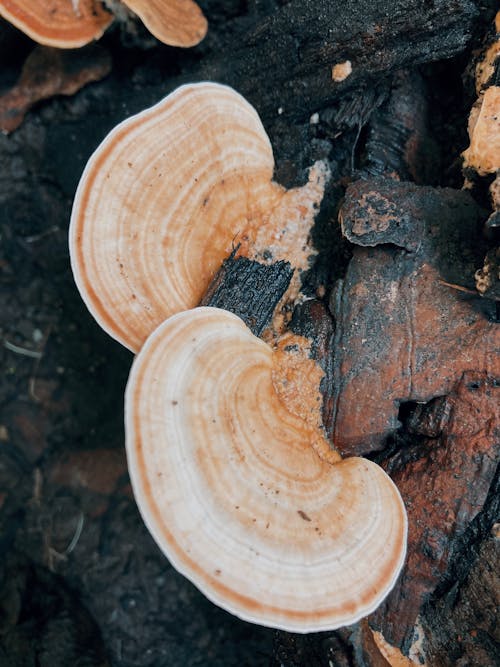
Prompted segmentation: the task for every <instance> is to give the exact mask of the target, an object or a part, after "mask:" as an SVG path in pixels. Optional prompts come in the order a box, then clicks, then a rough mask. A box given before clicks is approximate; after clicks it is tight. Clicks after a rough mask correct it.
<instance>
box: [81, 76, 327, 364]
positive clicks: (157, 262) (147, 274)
mask: <svg viewBox="0 0 500 667" xmlns="http://www.w3.org/2000/svg"><path fill="white" fill-rule="evenodd" d="M273 170H274V159H273V153H272V148H271V144H270V142H269V139H268V137H267V134H266V132H265V130H264V128H263V126H262V123H261V122H260V119H259V117H258V115H257V113H256V111H255V110H254V109H253V107H252V106H251V105H250V104H249V103H248V102H247V101H246V100H245V99H244V98H243V97H241V95H239V94H238V93H236V92H235V91H234V90H232V89H231V88H228V87H226V86H222V85H220V84H215V83H207V82H204V83H199V84H192V85H186V86H181V87H180V88H178V89H177V90H175V91H174V92H173V93H171V94H170V95H168V96H167V97H166V98H165V99H164V100H162V101H161V102H159V103H158V104H156V105H155V106H153V107H151V108H150V109H146V110H145V111H143V112H141V113H139V114H138V115H136V116H133V117H132V118H129V119H127V120H125V121H124V122H122V123H121V124H120V125H118V126H117V127H116V128H115V129H114V130H113V131H112V132H111V133H110V134H109V135H108V136H107V137H106V138H105V139H104V141H103V142H102V144H101V145H100V146H99V147H98V148H97V150H96V151H95V153H94V154H93V155H92V157H91V158H90V160H89V162H88V164H87V166H86V168H85V171H84V173H83V175H82V178H81V180H80V184H79V186H78V190H77V193H76V197H75V202H74V205H73V212H72V216H71V225H70V253H71V263H72V268H73V274H74V277H75V281H76V284H77V286H78V288H79V290H80V293H81V295H82V298H83V300H84V301H85V303H86V304H87V307H88V308H89V310H90V312H91V313H92V315H93V316H94V317H95V319H96V320H97V322H98V323H99V324H100V325H101V326H102V327H103V328H104V329H105V330H106V331H107V332H108V333H109V334H110V335H111V336H113V337H114V338H115V339H116V340H118V341H120V342H121V343H122V344H123V345H125V346H126V347H128V348H129V349H130V350H132V351H133V352H137V351H138V350H139V349H140V348H141V346H142V344H143V343H144V341H145V340H146V338H147V337H148V335H149V334H150V333H151V332H152V331H153V330H154V329H155V328H156V327H157V326H158V325H159V324H160V323H161V322H163V321H164V320H165V319H166V318H167V317H169V316H171V315H173V314H174V313H176V312H179V311H181V310H186V309H188V308H193V307H194V306H196V305H197V304H198V303H199V301H200V299H201V297H202V295H203V294H204V292H205V290H206V288H207V287H208V285H209V283H210V280H211V279H212V277H213V275H214V274H215V272H216V271H217V270H218V269H219V267H220V265H221V263H222V261H223V260H224V258H225V257H227V256H228V255H229V254H230V253H231V251H232V250H233V248H234V247H235V246H237V245H239V253H240V254H242V255H244V256H247V257H249V258H250V259H259V260H262V261H266V260H269V261H277V260H280V259H284V260H287V261H289V262H290V263H291V264H292V266H294V267H295V268H299V269H305V268H307V266H308V257H309V255H310V254H312V251H311V249H310V248H309V247H308V246H307V237H308V234H309V232H310V228H311V226H312V223H313V220H314V215H315V213H316V210H317V207H318V205H319V203H320V202H321V199H322V196H323V191H324V184H325V180H326V178H327V170H326V167H325V166H324V165H323V164H322V163H317V164H316V165H315V166H313V167H312V168H311V170H310V173H309V182H308V183H306V185H304V186H303V187H301V188H295V189H293V190H288V191H287V190H286V189H285V188H283V187H281V186H280V185H278V184H277V183H275V182H273V180H272V178H273Z"/></svg>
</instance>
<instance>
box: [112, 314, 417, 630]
mask: <svg viewBox="0 0 500 667" xmlns="http://www.w3.org/2000/svg"><path fill="white" fill-rule="evenodd" d="M273 355H274V353H273V350H272V349H271V347H269V346H268V345H267V344H266V343H264V342H263V341H261V340H260V339H258V338H256V337H255V336H254V335H253V334H252V333H251V332H250V331H249V329H247V327H246V326H245V325H244V323H243V322H242V321H241V320H240V319H239V318H238V317H237V316H235V315H233V314H232V313H229V312H227V311H224V310H219V309H216V308H210V307H202V308H196V309H193V310H189V311H185V312H182V313H179V314H177V315H174V316H173V317H171V318H170V319H168V320H167V321H166V322H164V323H163V324H162V325H161V326H160V327H159V328H158V329H157V330H156V331H155V332H154V333H153V334H152V335H151V336H150V337H149V339H148V340H147V342H146V343H145V345H144V347H143V348H142V350H141V352H140V353H139V354H138V356H137V357H136V359H135V362H134V365H133V367H132V371H131V375H130V379H129V383H128V386H127V391H126V403H125V418H126V445H127V457H128V463H129V470H130V475H131V479H132V484H133V488H134V493H135V496H136V500H137V502H138V505H139V508H140V511H141V513H142V516H143V518H144V520H145V522H146V524H147V526H148V528H149V530H150V532H151V533H152V535H153V537H154V538H155V540H156V541H157V543H158V545H159V546H160V548H161V549H162V551H163V552H164V553H165V554H166V556H167V557H168V558H169V560H170V561H171V562H172V564H173V565H174V566H175V567H176V568H177V569H178V570H179V571H180V572H181V573H182V574H184V575H185V576H187V577H188V578H189V579H190V580H191V581H192V582H193V583H194V584H195V585H196V586H197V587H198V588H199V589H200V590H201V591H202V592H203V593H204V594H205V595H206V596H207V597H208V598H209V599H211V600H212V601H213V602H215V603H216V604H218V605H219V606H221V607H223V608H224V609H226V610H228V611H230V612H232V613H233V614H235V615H237V616H239V617H240V618H242V619H245V620H247V621H251V622H254V623H259V624H261V625H266V626H271V627H276V628H282V629H284V630H288V631H295V632H313V631H319V630H327V629H334V628H338V627H340V626H344V625H348V624H350V623H354V622H355V621H358V620H359V619H361V618H362V617H364V616H366V615H367V614H369V613H371V612H372V611H373V610H374V609H375V608H376V607H377V606H378V605H379V604H380V602H381V601H382V600H383V599H384V597H385V596H386V595H387V593H388V592H389V591H390V590H391V588H392V587H393V586H394V583H395V581H396V579H397V577H398V574H399V572H400V570H401V567H402V565H403V562H404V558H405V551H406V531H407V525H406V513H405V509H404V506H403V502H402V500H401V497H400V495H399V492H398V490H397V488H396V486H395V485H394V484H393V482H392V481H391V480H390V478H389V477H388V476H387V475H386V474H385V473H384V472H383V471H382V469H381V468H380V467H379V466H377V465H376V464H375V463H373V462H371V461H369V460H366V459H362V458H357V457H353V458H349V459H345V460H341V458H340V456H339V455H338V454H336V453H335V452H334V451H333V450H331V449H330V448H329V446H328V443H327V441H326V440H325V438H324V436H323V433H322V431H321V429H320V428H319V427H316V426H315V425H314V424H312V423H310V422H308V421H307V420H303V419H301V418H300V417H299V416H297V414H295V413H294V411H293V409H290V408H289V407H288V406H287V405H286V402H285V401H284V399H283V395H282V394H280V392H279V389H278V388H277V387H276V385H275V381H274V378H273V370H274V365H275V362H274V359H273ZM328 453H329V454H330V456H329V455H328Z"/></svg>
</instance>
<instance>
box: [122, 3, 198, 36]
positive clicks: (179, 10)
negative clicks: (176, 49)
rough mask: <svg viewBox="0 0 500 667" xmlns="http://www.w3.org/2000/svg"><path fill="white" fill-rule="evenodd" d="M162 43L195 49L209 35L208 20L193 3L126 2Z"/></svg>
mask: <svg viewBox="0 0 500 667" xmlns="http://www.w3.org/2000/svg"><path fill="white" fill-rule="evenodd" d="M123 3H124V4H125V5H127V7H129V8H130V9H131V10H132V11H133V12H134V13H135V14H137V16H139V17H140V19H141V20H142V22H143V23H144V25H145V26H146V28H147V29H148V30H149V32H151V33H152V34H153V35H154V36H155V37H156V38H157V39H159V40H160V42H163V43H164V44H170V46H184V47H188V46H195V45H196V44H198V43H199V42H201V40H202V39H203V38H204V37H205V35H206V34H207V28H208V24H207V20H206V18H205V17H204V16H203V12H202V11H201V9H200V8H199V7H198V5H197V4H196V2H193V0H169V2H165V0H123Z"/></svg>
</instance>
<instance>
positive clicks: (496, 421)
mask: <svg viewBox="0 0 500 667" xmlns="http://www.w3.org/2000/svg"><path fill="white" fill-rule="evenodd" d="M417 424H418V426H417ZM415 427H417V428H418V430H420V432H421V435H423V436H424V437H423V439H422V437H420V438H416V440H417V442H416V443H415V444H413V445H411V444H410V445H409V446H407V447H404V448H402V449H401V450H400V451H398V452H397V453H396V454H395V455H393V456H391V457H390V458H389V459H387V460H386V461H385V462H384V463H383V467H384V468H385V469H386V471H387V472H389V473H390V475H391V477H392V478H393V479H394V481H395V482H396V484H397V486H398V489H399V490H400V492H401V495H402V497H403V500H404V502H405V505H406V509H407V512H408V524H409V532H408V557H407V562H406V566H405V569H404V570H403V573H402V575H401V577H400V579H399V581H398V583H397V584H396V587H395V588H394V590H393V591H392V592H391V593H390V594H389V596H388V598H387V599H386V600H385V601H384V602H383V604H382V605H381V606H380V607H379V609H378V610H377V611H376V612H375V613H374V614H373V615H372V616H371V617H370V626H371V627H373V628H374V629H376V630H379V631H381V632H382V634H383V635H384V637H385V639H386V640H387V641H388V642H389V643H390V644H392V645H395V646H397V647H399V648H402V649H403V650H404V652H407V651H408V650H409V648H410V646H411V643H412V640H413V639H414V636H413V635H414V626H415V624H416V622H417V618H418V616H419V615H420V616H423V611H424V604H425V602H426V601H427V600H428V599H429V597H430V594H431V593H432V592H433V591H434V590H435V588H436V586H437V584H438V583H439V581H440V580H441V579H442V578H443V576H444V575H445V574H446V572H447V569H448V566H449V562H450V557H451V554H452V552H453V550H454V548H455V546H456V545H457V543H458V541H459V540H460V538H461V537H462V536H463V534H464V532H465V530H466V529H467V527H468V526H469V524H470V522H471V521H472V520H473V519H474V518H475V517H476V516H477V514H478V512H480V511H481V509H482V508H483V506H484V504H485V501H486V498H487V496H488V492H489V490H490V487H491V485H492V482H493V479H494V476H495V471H496V467H497V461H498V455H499V454H500V384H499V383H498V377H497V379H494V378H493V377H491V376H488V375H487V374H486V373H481V372H476V371H468V372H465V373H464V375H463V377H462V378H461V380H460V381H459V383H458V384H457V386H456V389H455V390H453V391H452V392H450V393H449V394H448V396H447V397H446V398H444V399H440V400H439V401H437V402H436V401H434V402H432V403H431V404H430V405H429V406H428V407H427V410H424V411H421V414H420V417H419V419H418V420H415V423H414V429H415ZM422 431H424V433H422ZM490 521H491V525H493V523H494V521H495V517H494V516H493V517H490ZM485 613H486V612H485ZM492 623H494V619H493V618H492V617H491V614H490V624H492ZM493 657H494V656H493V655H492V656H491V659H493ZM431 664H432V663H431ZM448 664H453V663H452V662H451V661H450V662H449V663H448Z"/></svg>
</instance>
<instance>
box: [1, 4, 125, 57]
mask: <svg viewBox="0 0 500 667" xmlns="http://www.w3.org/2000/svg"><path fill="white" fill-rule="evenodd" d="M0 16H3V17H4V18H5V19H7V21H9V22H10V23H12V24H13V25H14V26H16V28H19V30H22V32H24V33H25V34H26V35H28V36H29V37H31V39H33V40H34V41H35V42H38V43H39V44H45V46H55V47H58V48H61V49H74V48H78V47H80V46H84V45H85V44H88V43H89V42H91V41H92V40H94V39H99V37H100V36H101V35H102V34H103V32H104V31H105V30H106V28H107V27H108V26H109V25H110V24H111V22H112V21H113V16H112V14H110V13H109V12H107V11H106V10H105V9H104V8H103V6H102V3H101V2H98V1H96V0H78V1H77V3H75V2H72V1H71V0H0Z"/></svg>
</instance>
